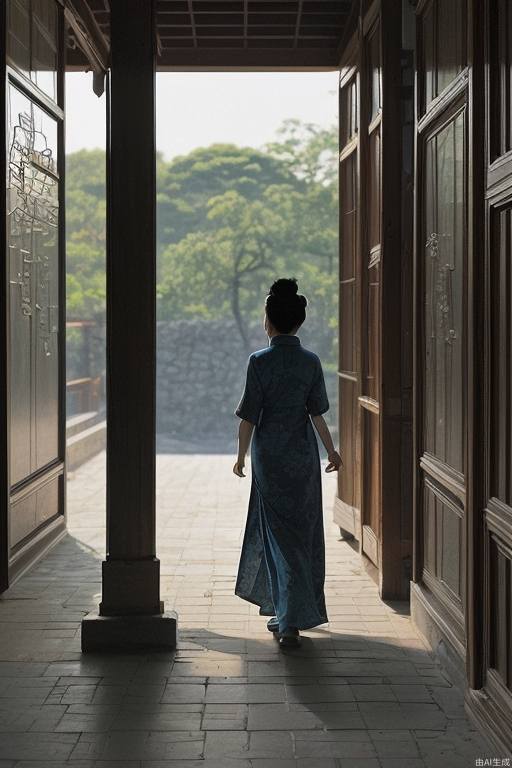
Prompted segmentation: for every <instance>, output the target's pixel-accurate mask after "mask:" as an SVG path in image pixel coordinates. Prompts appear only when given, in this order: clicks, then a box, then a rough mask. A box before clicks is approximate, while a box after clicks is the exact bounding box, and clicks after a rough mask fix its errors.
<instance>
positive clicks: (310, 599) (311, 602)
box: [233, 279, 341, 647]
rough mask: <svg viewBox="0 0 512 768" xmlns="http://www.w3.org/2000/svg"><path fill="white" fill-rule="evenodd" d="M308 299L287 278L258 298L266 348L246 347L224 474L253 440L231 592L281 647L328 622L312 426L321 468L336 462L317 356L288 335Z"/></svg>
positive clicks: (237, 469)
mask: <svg viewBox="0 0 512 768" xmlns="http://www.w3.org/2000/svg"><path fill="white" fill-rule="evenodd" d="M306 305H307V301H306V298H305V296H301V295H298V294H297V281H296V280H295V279H280V280H277V281H276V282H275V283H274V284H273V285H272V287H271V289H270V292H269V294H268V296H267V298H266V301H265V330H266V332H267V335H268V338H269V346H268V347H266V348H265V349H262V350H260V351H259V352H254V353H253V354H252V355H251V356H250V358H249V363H248V367H247V379H246V384H245V390H244V393H243V396H242V399H241V400H240V403H239V405H238V408H237V409H236V411H235V413H236V415H237V416H239V417H240V418H241V419H242V421H241V422H240V429H239V435H238V459H237V461H236V464H235V466H234V467H233V472H234V473H235V474H236V475H238V476H239V477H245V475H244V465H245V455H246V453H247V448H248V446H249V443H250V441H251V436H253V430H254V436H253V439H252V446H251V468H252V484H251V495H250V500H249V511H248V516H247V523H246V528H245V536H244V542H243V546H242V553H241V557H240V565H239V569H238V578H237V582H236V589H235V593H236V594H237V595H238V596H239V597H241V598H243V599H244V600H248V601H249V602H250V603H255V604H256V605H259V607H260V614H261V615H262V616H272V617H273V618H271V619H270V621H269V622H268V624H267V627H268V629H269V630H270V631H271V632H274V633H276V637H278V639H279V643H280V645H282V646H291V647H294V646H298V645H299V644H300V636H299V630H300V629H310V628H312V627H316V626H318V625H319V624H324V623H325V622H326V621H327V613H326V609H325V597H324V579H325V546H324V529H323V517H322V484H321V475H320V457H319V453H318V445H317V441H316V438H315V434H314V430H313V426H312V423H311V422H313V424H314V425H315V428H316V430H317V431H318V434H319V435H320V438H321V440H322V442H323V444H324V446H325V448H326V450H327V454H328V460H329V463H328V465H327V467H326V472H333V471H335V470H338V469H339V468H340V466H341V458H340V456H339V454H338V453H337V451H335V450H334V445H333V442H332V438H331V435H330V432H329V429H328V427H327V425H326V423H325V421H324V419H323V416H322V414H323V413H325V412H326V411H327V410H328V409H329V401H328V400H327V394H326V391H325V383H324V376H323V372H322V366H321V364H320V360H319V359H318V357H317V356H316V355H315V354H314V353H313V352H310V351H308V350H307V349H305V348H304V347H303V346H302V345H301V343H300V340H299V338H298V337H297V336H296V335H295V334H296V333H297V331H298V329H299V328H300V326H301V325H302V323H303V322H304V320H305V318H306Z"/></svg>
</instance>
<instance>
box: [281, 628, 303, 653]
mask: <svg viewBox="0 0 512 768" xmlns="http://www.w3.org/2000/svg"><path fill="white" fill-rule="evenodd" d="M300 642H301V636H300V635H299V630H298V629H296V628H295V627H289V628H288V629H286V630H285V631H284V632H280V633H279V645H280V646H281V647H282V648H298V647H299V646H300Z"/></svg>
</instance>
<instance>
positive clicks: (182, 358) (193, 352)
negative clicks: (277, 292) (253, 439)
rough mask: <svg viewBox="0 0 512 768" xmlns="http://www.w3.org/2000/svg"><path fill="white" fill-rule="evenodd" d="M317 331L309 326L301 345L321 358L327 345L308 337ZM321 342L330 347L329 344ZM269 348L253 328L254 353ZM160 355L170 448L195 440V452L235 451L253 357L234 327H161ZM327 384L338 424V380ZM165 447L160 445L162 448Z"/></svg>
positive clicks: (160, 423) (162, 427) (162, 410)
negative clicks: (239, 411) (249, 359)
mask: <svg viewBox="0 0 512 768" xmlns="http://www.w3.org/2000/svg"><path fill="white" fill-rule="evenodd" d="M312 331H313V329H306V327H305V328H304V332H303V333H301V340H302V341H303V343H304V344H306V345H307V346H310V348H311V349H314V350H315V351H317V352H318V353H319V354H320V356H322V353H321V347H322V344H321V343H318V344H316V345H315V344H314V339H313V338H308V337H311V335H312ZM313 335H314V336H317V334H313ZM324 337H325V334H324ZM321 341H324V344H325V339H321ZM266 345H267V337H266V335H265V332H264V330H263V328H262V326H260V325H259V326H256V327H254V328H252V329H250V347H251V350H256V349H261V348H262V347H265V346H266ZM157 350H158V354H157V360H158V364H157V431H158V433H159V434H160V435H161V436H162V435H164V436H166V437H167V439H168V440H170V441H171V443H172V441H173V440H178V441H191V442H192V443H193V444H194V445H195V449H196V450H198V449H199V447H200V446H201V443H202V442H204V445H205V448H206V447H211V445H212V442H213V443H215V444H216V445H217V446H218V447H219V448H222V447H226V449H229V450H232V448H233V436H234V434H235V430H236V428H237V423H238V420H237V419H236V417H234V416H233V411H234V410H235V408H236V406H237V404H238V401H239V399H240V397H241V394H242V390H243V386H244V380H245V371H246V366H247V357H248V353H247V351H246V350H245V349H244V346H243V344H242V341H241V339H240V336H239V334H238V332H237V330H236V327H235V325H234V323H233V324H231V323H229V322H226V321H222V322H205V321H202V320H181V321H176V322H168V321H165V322H163V321H162V322H159V323H158V325H157ZM326 384H327V389H328V394H329V399H330V401H331V411H330V418H329V420H332V421H333V422H334V421H335V413H336V397H337V395H336V386H337V382H336V376H335V375H332V374H331V375H329V374H326ZM164 443H165V441H164ZM164 443H162V440H160V444H161V446H162V445H164ZM164 447H165V446H164Z"/></svg>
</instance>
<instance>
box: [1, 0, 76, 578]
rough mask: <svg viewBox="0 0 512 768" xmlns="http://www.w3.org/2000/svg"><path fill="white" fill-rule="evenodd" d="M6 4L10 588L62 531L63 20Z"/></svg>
mask: <svg viewBox="0 0 512 768" xmlns="http://www.w3.org/2000/svg"><path fill="white" fill-rule="evenodd" d="M5 5H6V20H5V23H6V29H5V33H6V42H7V45H6V47H5V52H6V61H7V66H6V72H5V75H6V78H5V89H6V93H5V96H6V98H5V105H6V110H5V114H4V115H3V119H4V120H5V133H6V137H5V138H6V149H7V163H6V184H7V195H6V210H5V225H4V226H5V238H6V246H7V247H6V253H7V258H6V275H5V280H6V287H5V298H6V305H7V318H6V328H5V335H6V338H5V344H6V349H5V354H6V360H5V361H2V362H5V363H6V364H5V365H4V366H3V375H4V376H5V380H4V382H3V386H4V392H5V394H6V400H7V414H6V415H7V429H6V435H7V445H6V446H5V448H6V451H5V461H6V467H5V472H4V477H5V479H6V481H7V488H8V494H9V497H8V500H7V508H8V515H7V518H8V519H7V523H8V525H7V526H6V527H7V535H6V538H5V540H4V544H5V547H6V552H4V556H5V557H6V560H7V561H8V571H9V579H11V580H12V578H13V577H14V576H16V574H17V573H19V572H21V571H22V570H23V569H25V568H26V566H27V564H28V563H29V562H30V561H31V560H32V559H33V558H34V557H35V556H37V554H38V553H39V552H41V551H43V550H44V549H45V548H46V547H47V546H48V545H49V544H50V543H51V542H52V541H54V540H55V539H56V538H57V537H58V536H59V535H63V533H64V529H65V520H64V484H65V472H64V468H65V410H64V409H65V367H64V319H65V314H64V286H65V275H64V222H63V218H62V216H61V210H62V207H63V199H64V193H63V170H64V113H63V108H62V107H63V80H64V77H63V75H64V62H63V45H64V20H63V9H62V7H61V5H59V3H57V2H56V0H41V1H40V2H38V3H30V4H28V3H27V4H26V3H20V2H18V0H10V1H9V2H8V3H6V4H5ZM4 581H5V580H4Z"/></svg>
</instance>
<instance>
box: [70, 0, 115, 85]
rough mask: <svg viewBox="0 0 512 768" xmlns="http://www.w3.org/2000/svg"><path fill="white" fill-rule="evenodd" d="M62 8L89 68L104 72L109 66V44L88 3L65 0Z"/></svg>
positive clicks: (83, 0)
mask: <svg viewBox="0 0 512 768" xmlns="http://www.w3.org/2000/svg"><path fill="white" fill-rule="evenodd" d="M64 8H65V10H64V13H65V16H66V21H67V22H68V24H69V26H70V27H71V29H72V30H73V34H74V37H75V40H76V43H77V45H78V47H79V48H80V49H81V50H82V51H83V53H84V55H85V56H86V58H87V61H88V62H89V64H90V66H91V69H92V70H93V71H94V72H97V73H100V72H106V71H107V69H108V66H109V56H110V51H109V46H108V43H107V41H106V40H105V37H104V35H103V32H102V31H101V29H100V27H99V25H98V22H97V21H96V17H95V16H94V13H93V12H92V11H91V8H90V7H89V5H88V3H87V2H86V0H66V2H65V7H64Z"/></svg>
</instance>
